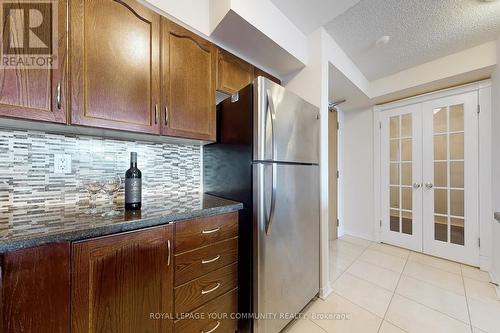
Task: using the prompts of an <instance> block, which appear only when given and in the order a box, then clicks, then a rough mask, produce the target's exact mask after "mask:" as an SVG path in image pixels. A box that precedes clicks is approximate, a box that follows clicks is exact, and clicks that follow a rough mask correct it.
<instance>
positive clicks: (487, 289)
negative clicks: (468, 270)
mask: <svg viewBox="0 0 500 333" xmlns="http://www.w3.org/2000/svg"><path fill="white" fill-rule="evenodd" d="M464 283H465V291H466V292H467V298H475V299H477V300H480V301H498V297H497V293H496V290H495V287H494V286H493V285H492V284H491V283H488V282H481V281H477V280H473V279H469V278H464Z"/></svg>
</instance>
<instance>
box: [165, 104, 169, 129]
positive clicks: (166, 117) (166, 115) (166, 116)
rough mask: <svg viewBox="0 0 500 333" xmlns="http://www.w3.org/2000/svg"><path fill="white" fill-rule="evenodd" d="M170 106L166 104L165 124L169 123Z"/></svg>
mask: <svg viewBox="0 0 500 333" xmlns="http://www.w3.org/2000/svg"><path fill="white" fill-rule="evenodd" d="M168 120H169V119H168V106H165V126H167V125H168Z"/></svg>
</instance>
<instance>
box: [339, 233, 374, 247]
mask: <svg viewBox="0 0 500 333" xmlns="http://www.w3.org/2000/svg"><path fill="white" fill-rule="evenodd" d="M340 239H342V240H344V241H346V242H349V243H352V244H356V245H360V246H363V247H368V246H370V245H371V244H372V243H373V242H372V241H369V240H366V239H363V238H358V237H353V236H350V235H344V236H342V237H341V238H340Z"/></svg>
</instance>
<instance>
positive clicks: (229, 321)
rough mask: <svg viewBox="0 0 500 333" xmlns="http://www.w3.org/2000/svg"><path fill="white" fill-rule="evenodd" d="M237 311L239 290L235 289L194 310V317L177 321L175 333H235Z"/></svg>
mask: <svg viewBox="0 0 500 333" xmlns="http://www.w3.org/2000/svg"><path fill="white" fill-rule="evenodd" d="M237 311H238V290H237V289H234V290H232V291H230V292H228V293H226V294H224V295H222V296H220V297H219V298H216V299H215V300H213V301H211V302H208V303H207V304H205V305H203V306H201V307H200V308H198V309H196V310H194V311H193V314H194V316H189V317H188V318H185V319H180V320H178V321H176V322H175V333H193V332H196V333H198V332H205V333H208V332H213V333H234V332H236V330H237V329H238V321H237V320H236V319H235V316H234V315H233V314H235V313H237ZM193 317H194V319H193Z"/></svg>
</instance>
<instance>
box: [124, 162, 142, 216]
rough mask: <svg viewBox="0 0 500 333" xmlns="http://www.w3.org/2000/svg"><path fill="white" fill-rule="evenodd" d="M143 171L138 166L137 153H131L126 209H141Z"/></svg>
mask: <svg viewBox="0 0 500 333" xmlns="http://www.w3.org/2000/svg"><path fill="white" fill-rule="evenodd" d="M141 203H142V173H141V170H139V169H138V168H137V153H136V152H132V153H130V169H128V170H127V172H126V173H125V209H126V210H138V209H141Z"/></svg>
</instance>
